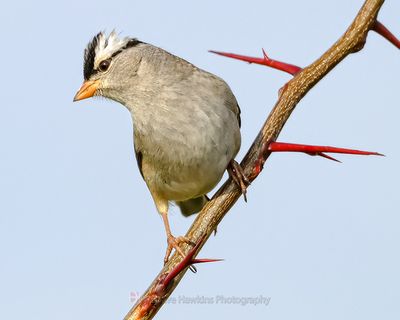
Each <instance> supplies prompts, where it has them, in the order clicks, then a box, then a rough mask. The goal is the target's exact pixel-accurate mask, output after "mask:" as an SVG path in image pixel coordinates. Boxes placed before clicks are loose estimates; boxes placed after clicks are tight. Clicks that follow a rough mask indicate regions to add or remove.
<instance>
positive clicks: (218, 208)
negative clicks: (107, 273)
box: [125, 0, 384, 320]
mask: <svg viewBox="0 0 400 320" xmlns="http://www.w3.org/2000/svg"><path fill="white" fill-rule="evenodd" d="M383 3H384V0H366V1H365V3H364V5H363V6H362V8H361V9H360V11H359V13H358V14H357V16H356V18H355V19H354V21H353V23H352V24H351V25H350V27H349V28H348V29H347V31H346V33H345V34H344V35H343V36H342V37H341V38H340V39H339V40H338V41H337V42H336V43H335V44H334V45H333V46H332V47H331V48H330V49H329V50H328V51H327V52H325V53H324V54H323V55H322V57H320V58H319V59H318V60H317V61H315V62H314V63H313V64H311V65H310V66H308V67H306V68H304V69H303V70H301V71H300V72H298V73H297V74H296V75H295V77H294V78H293V79H292V80H290V81H289V82H288V83H287V84H286V85H285V87H284V89H283V90H282V91H281V92H280V96H279V99H278V102H277V103H276V105H275V107H274V108H273V110H272V111H271V113H270V114H269V116H268V118H267V120H266V122H265V124H264V126H263V127H262V129H261V131H260V133H259V134H258V136H257V137H256V139H255V141H254V142H253V144H252V146H251V147H250V149H249V151H248V152H247V154H246V156H245V157H244V159H243V161H242V162H241V165H242V167H243V169H244V172H245V174H246V175H247V176H248V177H249V179H250V181H252V180H254V179H255V178H256V177H257V176H258V174H259V173H260V171H261V170H256V169H255V168H256V167H259V168H262V164H261V165H260V163H259V162H260V157H261V158H262V161H265V160H266V159H267V158H268V157H269V155H270V151H268V148H266V146H267V145H268V144H269V143H270V142H272V141H275V140H276V139H277V137H278V135H279V133H280V132H281V130H282V128H283V126H284V125H285V123H286V121H287V119H288V118H289V116H290V115H291V113H292V111H293V110H294V108H295V107H296V105H297V103H298V102H299V101H300V100H301V99H302V98H303V97H304V95H305V94H306V93H307V92H308V91H309V90H310V89H311V88H312V87H313V86H314V85H315V84H316V83H317V82H318V81H320V80H321V79H322V78H323V77H324V76H325V75H326V74H327V73H328V72H329V71H330V70H332V69H333V68H334V67H335V66H336V65H337V64H338V63H339V62H340V61H342V60H343V59H344V58H345V57H346V56H348V55H349V54H351V53H354V52H357V51H359V50H361V49H362V48H363V47H364V44H365V41H366V37H367V34H368V31H369V30H371V29H372V28H373V27H374V25H375V22H376V17H377V14H378V11H379V9H380V7H381V6H382V4H383ZM240 196H241V192H240V190H239V189H238V188H237V186H236V185H235V184H234V183H233V182H232V181H231V180H228V181H226V182H225V184H224V185H223V186H222V187H221V188H220V189H219V190H218V191H217V193H216V194H215V195H214V196H213V198H212V199H211V201H209V202H208V203H207V204H206V205H205V207H204V208H203V210H202V211H201V212H200V213H199V214H198V216H197V218H196V220H195V221H194V222H193V224H192V226H191V227H190V229H189V231H188V233H187V237H188V238H189V239H191V240H192V241H193V242H195V243H200V245H199V250H200V249H201V247H202V246H203V245H204V243H205V242H206V241H207V239H208V237H209V236H210V235H211V233H212V232H213V231H214V230H215V229H216V227H217V225H218V224H219V222H220V221H221V220H222V219H223V217H224V216H225V214H226V213H227V212H228V210H229V209H230V208H231V207H232V206H233V205H234V204H235V202H236V201H237V200H238V198H239V197H240ZM189 250H190V248H189V247H185V248H184V252H185V253H188V252H189ZM181 260H182V258H181V257H180V256H179V255H177V254H174V255H173V256H172V257H171V258H170V260H169V261H168V263H167V264H166V265H165V266H164V267H163V269H162V270H161V272H160V273H159V275H158V276H157V277H156V278H155V280H154V281H153V282H152V284H151V285H150V287H149V288H148V289H147V291H146V292H145V293H144V295H143V296H142V297H141V298H140V299H139V301H138V302H137V303H136V304H135V305H134V306H133V307H132V309H131V310H130V311H129V313H128V314H127V316H126V317H125V320H139V319H146V320H148V319H152V318H153V317H154V316H155V314H156V313H157V311H158V310H159V309H160V307H161V306H162V305H163V303H164V302H165V301H166V300H167V298H168V297H169V295H170V294H171V293H172V292H173V290H174V288H175V287H176V286H177V285H178V283H179V281H180V280H181V278H182V277H183V276H184V274H185V272H186V271H187V268H186V270H184V271H183V272H180V273H179V274H178V275H177V276H176V277H175V278H174V279H173V281H172V283H171V284H170V286H168V288H167V289H166V290H165V292H164V294H163V296H162V297H161V298H160V297H158V298H157V299H154V300H151V294H152V293H153V292H154V291H155V288H156V286H157V284H158V283H159V281H158V279H159V278H160V277H162V276H163V275H165V274H168V273H169V272H171V270H173V269H174V268H175V267H176V265H177V264H179V262H180V261H181ZM150 300H151V301H150ZM143 301H146V304H145V305H146V308H143Z"/></svg>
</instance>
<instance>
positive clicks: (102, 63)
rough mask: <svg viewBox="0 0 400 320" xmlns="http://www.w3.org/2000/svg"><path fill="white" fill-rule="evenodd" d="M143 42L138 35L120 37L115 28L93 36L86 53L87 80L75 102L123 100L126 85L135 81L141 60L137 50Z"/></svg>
mask: <svg viewBox="0 0 400 320" xmlns="http://www.w3.org/2000/svg"><path fill="white" fill-rule="evenodd" d="M142 44H143V43H142V42H141V41H139V40H137V39H135V38H129V37H125V38H119V37H118V35H117V34H116V33H115V31H113V32H111V33H110V34H109V35H108V36H107V35H105V34H104V33H103V32H100V33H98V34H97V35H96V36H94V37H93V39H92V41H90V42H89V44H88V45H87V47H86V49H85V52H84V62H83V77H84V82H83V84H82V86H81V88H80V89H79V91H78V92H77V93H76V95H75V97H74V101H79V100H83V99H86V98H90V97H92V96H103V97H106V98H110V99H113V100H116V101H120V102H121V100H122V99H123V97H122V96H121V94H122V93H123V92H124V90H123V88H125V87H126V86H129V85H132V83H133V82H134V78H135V76H136V73H137V70H138V68H139V65H140V61H141V57H140V54H137V50H136V49H137V48H138V47H139V46H140V45H142Z"/></svg>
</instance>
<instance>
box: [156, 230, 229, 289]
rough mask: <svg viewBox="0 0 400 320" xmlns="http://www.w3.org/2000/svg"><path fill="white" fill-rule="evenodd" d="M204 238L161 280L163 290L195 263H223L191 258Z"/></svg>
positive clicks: (215, 260) (216, 260)
mask: <svg viewBox="0 0 400 320" xmlns="http://www.w3.org/2000/svg"><path fill="white" fill-rule="evenodd" d="M205 237H206V236H205V235H203V237H202V238H201V239H200V240H199V241H198V242H197V243H196V245H195V246H194V247H193V248H192V249H191V250H190V251H189V252H188V254H187V255H186V256H185V258H183V260H182V261H181V262H179V263H178V264H177V265H176V266H175V267H174V268H173V269H172V270H171V271H170V272H169V273H168V274H167V275H166V276H165V277H164V278H163V279H161V282H162V286H163V288H166V287H168V285H169V284H170V283H171V281H172V280H173V279H174V278H175V277H176V276H177V275H178V274H180V273H181V272H182V271H183V270H185V269H186V268H187V267H190V266H191V265H193V264H196V263H207V262H218V261H223V259H193V256H194V255H195V253H196V252H197V250H198V249H199V247H200V245H201V244H202V243H203V240H204V238H205Z"/></svg>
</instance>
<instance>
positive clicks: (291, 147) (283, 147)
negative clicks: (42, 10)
mask: <svg viewBox="0 0 400 320" xmlns="http://www.w3.org/2000/svg"><path fill="white" fill-rule="evenodd" d="M268 150H269V151H270V152H303V153H307V154H309V155H311V156H321V157H324V158H326V159H329V160H333V161H337V162H340V161H339V160H337V159H335V158H333V157H331V156H328V155H326V154H325V153H324V152H329V153H344V154H355V155H364V156H367V155H374V156H383V154H381V153H378V152H370V151H361V150H354V149H345V148H336V147H329V146H312V145H306V144H295V143H284V142H271V143H270V144H269V146H268Z"/></svg>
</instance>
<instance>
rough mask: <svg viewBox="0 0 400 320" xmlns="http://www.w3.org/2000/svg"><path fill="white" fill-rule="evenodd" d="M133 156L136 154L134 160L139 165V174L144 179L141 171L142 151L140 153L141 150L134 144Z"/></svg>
mask: <svg viewBox="0 0 400 320" xmlns="http://www.w3.org/2000/svg"><path fill="white" fill-rule="evenodd" d="M135 156H136V162H137V165H138V167H139V171H140V174H141V175H142V178H143V179H144V176H143V171H142V163H143V153H142V151H140V150H137V149H136V146H135Z"/></svg>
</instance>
